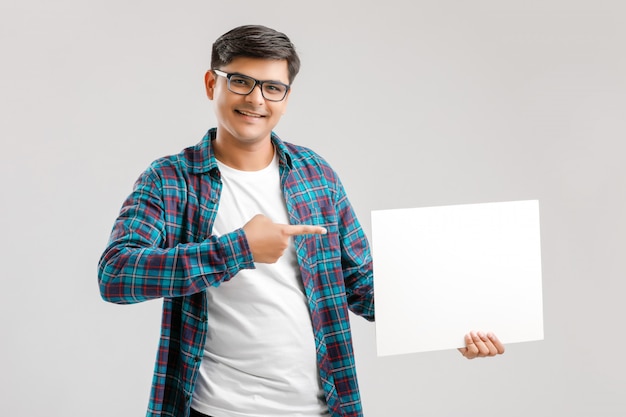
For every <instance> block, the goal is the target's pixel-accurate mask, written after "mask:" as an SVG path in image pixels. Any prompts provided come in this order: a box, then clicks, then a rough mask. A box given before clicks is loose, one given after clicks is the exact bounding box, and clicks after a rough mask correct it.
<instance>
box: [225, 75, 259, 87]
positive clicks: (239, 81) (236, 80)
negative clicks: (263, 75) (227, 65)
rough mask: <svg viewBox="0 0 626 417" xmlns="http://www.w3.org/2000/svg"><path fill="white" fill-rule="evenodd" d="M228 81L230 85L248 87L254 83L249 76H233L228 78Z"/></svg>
mask: <svg viewBox="0 0 626 417" xmlns="http://www.w3.org/2000/svg"><path fill="white" fill-rule="evenodd" d="M230 83H231V84H232V85H237V86H244V87H248V86H251V85H252V84H254V81H252V80H251V79H249V78H245V77H241V76H233V77H231V78H230Z"/></svg>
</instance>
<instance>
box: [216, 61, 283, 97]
mask: <svg viewBox="0 0 626 417" xmlns="http://www.w3.org/2000/svg"><path fill="white" fill-rule="evenodd" d="M211 71H213V72H214V73H215V74H216V75H219V76H220V77H224V78H226V80H227V82H228V84H227V85H228V91H230V92H231V93H233V94H238V95H240V96H247V95H249V94H250V93H252V92H253V91H254V89H255V88H256V86H257V85H258V86H259V89H260V90H261V95H262V96H263V98H264V99H265V100H267V101H273V102H280V101H283V100H284V99H285V97H287V93H289V90H290V89H291V85H289V84H285V83H281V82H280V81H275V80H257V79H256V78H252V77H250V76H249V75H246V74H241V73H239V72H224V71H221V70H218V69H212V70H211ZM234 75H237V76H239V77H244V78H248V79H250V80H252V81H254V84H253V85H252V88H251V89H250V91H248V92H247V93H245V94H244V93H238V92H237V91H233V90H232V89H231V88H230V79H231V78H232V77H233V76H234ZM266 83H271V84H279V85H282V86H283V87H285V94H284V95H283V97H282V98H281V99H280V100H275V99H272V98H267V97H265V93H264V92H263V85H264V84H266Z"/></svg>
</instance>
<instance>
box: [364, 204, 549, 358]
mask: <svg viewBox="0 0 626 417" xmlns="http://www.w3.org/2000/svg"><path fill="white" fill-rule="evenodd" d="M372 254H373V259H374V291H375V297H376V298H375V300H376V344H377V351H378V355H379V356H387V355H398V354H406V353H415V352H427V351H433V350H445V349H453V348H457V347H462V346H464V340H463V336H464V335H465V334H466V333H468V332H470V331H472V330H476V331H479V330H480V331H485V332H489V331H492V332H494V333H495V334H496V335H497V336H498V338H499V339H500V340H501V341H502V342H503V343H505V344H510V343H516V342H526V341H535V340H542V339H543V303H542V278H541V243H540V228H539V202H538V201H537V200H528V201H512V202H498V203H484V204H465V205H453V206H441V207H424V208H411V209H393V210H375V211H372Z"/></svg>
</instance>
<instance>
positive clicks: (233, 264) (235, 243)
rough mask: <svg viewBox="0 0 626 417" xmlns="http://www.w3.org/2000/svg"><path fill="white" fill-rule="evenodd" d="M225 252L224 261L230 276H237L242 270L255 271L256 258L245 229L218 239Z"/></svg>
mask: <svg viewBox="0 0 626 417" xmlns="http://www.w3.org/2000/svg"><path fill="white" fill-rule="evenodd" d="M218 241H219V242H220V243H221V245H220V247H221V248H222V249H223V250H224V259H225V262H226V268H227V270H228V272H229V275H231V276H232V275H235V274H236V273H237V272H239V271H241V270H242V269H254V268H255V266H254V258H253V257H252V251H251V250H250V246H248V239H247V238H246V235H245V233H244V231H243V229H237V230H235V231H234V232H231V233H227V234H225V235H222V236H220V237H219V238H218Z"/></svg>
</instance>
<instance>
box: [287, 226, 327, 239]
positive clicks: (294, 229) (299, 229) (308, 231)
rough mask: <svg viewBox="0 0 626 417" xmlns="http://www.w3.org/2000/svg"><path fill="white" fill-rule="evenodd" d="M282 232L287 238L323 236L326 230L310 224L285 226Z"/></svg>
mask: <svg viewBox="0 0 626 417" xmlns="http://www.w3.org/2000/svg"><path fill="white" fill-rule="evenodd" d="M283 232H284V233H285V234H286V235H288V236H297V235H325V234H326V228H324V227H322V226H313V225H311V224H286V225H285V226H284V229H283Z"/></svg>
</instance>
